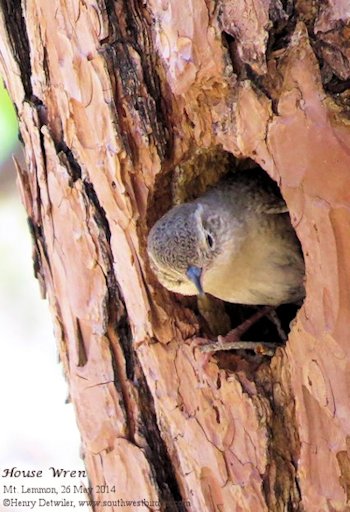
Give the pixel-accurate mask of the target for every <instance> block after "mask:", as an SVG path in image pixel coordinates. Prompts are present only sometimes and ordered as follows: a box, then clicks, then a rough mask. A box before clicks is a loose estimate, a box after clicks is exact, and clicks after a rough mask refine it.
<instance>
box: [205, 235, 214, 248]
mask: <svg viewBox="0 0 350 512" xmlns="http://www.w3.org/2000/svg"><path fill="white" fill-rule="evenodd" d="M207 244H208V246H209V247H210V249H212V248H213V247H214V238H213V237H212V235H211V234H210V233H207Z"/></svg>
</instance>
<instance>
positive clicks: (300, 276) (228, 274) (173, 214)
mask: <svg viewBox="0 0 350 512" xmlns="http://www.w3.org/2000/svg"><path fill="white" fill-rule="evenodd" d="M148 254H149V257H150V261H151V266H152V269H153V270H154V272H155V274H156V275H157V277H158V279H159V281H160V282H161V284H162V285H164V286H165V287H166V288H167V289H169V290H171V291H173V292H176V293H180V294H183V295H194V294H201V295H203V294H204V293H209V294H211V295H214V296H215V297H218V298H219V299H222V300H224V301H228V302H234V303H238V304H249V305H270V306H278V305H280V304H284V303H290V302H297V301H299V300H300V299H302V298H303V297H304V294H305V291H304V260H303V256H302V253H301V248H300V243H299V241H298V239H297V237H296V234H295V232H294V230H293V227H292V225H291V222H290V217H289V214H288V210H287V206H286V204H285V202H284V201H283V199H282V197H281V195H280V193H279V189H278V187H277V185H276V184H275V183H274V182H272V181H271V180H270V178H268V176H267V175H265V174H264V172H263V171H260V170H258V169H253V170H246V171H236V172H234V173H233V174H232V176H231V177H230V178H229V179H227V180H224V181H221V182H219V184H218V185H217V186H215V187H214V188H211V189H209V190H208V191H207V192H205V193H204V194H203V195H202V196H200V197H198V198H197V199H195V200H194V201H191V202H188V203H184V204H181V205H178V206H175V207H174V208H172V209H171V210H170V211H168V212H167V213H166V214H165V215H164V216H163V217H161V218H160V219H159V220H158V221H157V222H156V223H155V225H154V226H153V227H152V229H151V230H150V233H149V237H148Z"/></svg>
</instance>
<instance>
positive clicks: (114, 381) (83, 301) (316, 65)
mask: <svg viewBox="0 0 350 512" xmlns="http://www.w3.org/2000/svg"><path fill="white" fill-rule="evenodd" d="M320 4H321V5H318V3H317V2H316V3H311V2H308V1H306V0H305V1H304V0H298V1H296V2H293V1H292V0H287V1H284V2H281V1H280V0H270V1H268V0H240V1H233V0H219V1H211V2H210V1H208V0H207V1H204V0H193V1H191V2H185V1H184V0H150V1H148V2H141V1H138V0H120V1H119V2H114V1H113V0H104V1H102V0H98V1H97V0H96V1H94V0H91V1H90V2H85V1H82V0H72V1H70V2H63V1H62V0H50V1H47V0H27V1H26V2H22V3H21V2H20V1H19V0H2V2H1V13H0V15H1V19H0V31H1V33H0V52H1V61H0V71H1V74H2V75H3V76H4V77H5V82H6V86H7V88H8V90H9V92H10V95H11V96H12V99H13V101H14V103H15V105H16V108H17V112H18V116H19V122H20V133H21V137H22V139H23V143H24V148H25V155H26V164H27V167H26V169H21V168H19V167H18V176H19V185H20V189H21V193H22V198H23V202H24V205H25V208H26V210H27V213H28V219H29V225H30V228H31V231H32V235H33V241H34V267H35V274H36V276H37V277H38V279H39V281H40V284H41V287H42V290H43V294H44V295H45V296H46V297H47V298H48V300H49V302H50V305H51V309H52V315H53V319H54V325H55V331H56V336H57V340H58V347H59V353H60V356H61V360H62V363H63V366H64V369H65V373H66V376H67V379H68V381H69V385H70V393H71V399H72V401H73V403H74V405H75V410H76V416H77V421H78V424H79V428H80V432H81V437H82V448H83V450H82V451H83V454H84V460H85V464H86V467H87V470H88V475H89V479H90V482H91V484H92V486H93V492H92V498H93V499H94V500H115V505H113V504H110V505H108V506H107V507H106V506H104V507H103V506H102V505H98V504H96V505H95V506H93V509H94V510H96V511H98V510H104V511H106V510H120V506H118V505H117V502H116V500H118V499H119V500H121V499H123V500H142V499H144V500H146V501H147V502H152V501H153V502H154V503H155V502H160V507H159V509H160V510H164V511H177V510H192V511H193V512H202V511H225V512H226V511H227V512H231V511H237V512H238V511H252V512H256V511H267V510H269V511H285V510H295V511H297V510H298V511H299V510H305V511H309V512H311V511H315V512H316V511H317V512H318V511H335V510H337V511H344V510H350V503H349V500H350V419H349V418H350V400H349V398H350V396H349V394H350V393H349V376H348V375H349V369H350V368H349V363H350V343H349V321H350V293H349V289H350V288H349V287H350V241H349V240H350V237H349V233H350V173H349V169H350V129H349V98H350V96H349V89H348V86H349V85H350V51H349V45H348V33H349V23H350V21H349V16H350V12H349V7H348V2H347V1H346V0H332V1H331V0H327V1H324V2H320ZM232 155H233V156H234V157H235V158H238V159H247V158H250V159H252V160H254V162H256V163H257V164H258V165H260V166H261V167H262V168H263V169H264V170H265V171H267V172H268V173H269V174H270V176H271V177H272V178H274V179H275V180H276V181H277V182H278V183H279V185H280V187H281V191H282V193H283V196H284V198H285V200H286V202H287V204H288V207H289V210H290V214H291V219H292V223H293V225H294V227H295V230H296V232H297V235H298V236H299V239H300V241H301V244H302V248H303V252H304V256H305V262H306V291H307V296H306V299H305V302H304V304H303V306H302V308H301V309H300V311H299V313H298V315H297V319H296V321H295V322H294V324H293V327H292V330H291V333H290V335H289V339H288V341H287V344H286V346H285V347H283V348H279V349H278V350H277V352H276V354H275V356H274V357H273V358H272V359H271V360H266V359H265V358H262V359H261V361H260V362H259V364H258V365H257V364H256V363H255V362H254V363H252V361H250V360H249V359H247V360H244V358H243V359H242V358H238V357H237V356H234V355H233V356H230V355H226V356H220V355H219V356H218V357H212V358H211V359H210V362H209V364H208V366H207V367H206V368H205V369H202V368H201V358H200V355H199V352H198V349H196V348H194V345H193V344H191V341H192V338H193V337H196V336H198V335H200V334H201V329H202V328H203V323H202V321H201V318H200V315H199V314H198V310H197V307H196V304H195V300H191V299H186V300H185V299H184V298H181V297H180V296H176V295H174V294H172V293H170V292H167V291H166V290H165V289H163V288H162V287H161V285H160V284H159V283H158V282H157V280H156V278H155V276H154V275H153V274H152V271H151V270H150V267H149V261H148V258H147V253H146V250H145V247H146V237H147V232H148V230H149V228H150V227H151V225H152V224H153V223H154V221H155V220H156V219H157V218H159V217H160V215H161V214H162V213H164V212H165V211H166V210H167V209H168V208H169V207H170V205H171V203H172V201H174V196H176V197H177V198H178V199H179V200H181V198H183V197H185V198H187V197H189V196H190V195H191V194H192V195H198V194H199V193H200V192H202V191H203V190H204V188H205V187H206V186H207V185H208V184H209V183H213V182H215V181H216V180H217V178H218V176H219V175H221V174H222V173H224V172H226V170H227V165H228V164H227V162H228V160H229V158H231V157H232ZM172 193H173V196H172ZM98 484H107V485H108V486H110V492H109V493H104V494H101V493H99V492H98V487H96V486H97V485H98ZM113 485H115V491H114V492H113V490H111V488H112V486H113ZM154 503H153V505H152V504H150V503H148V507H147V506H146V505H143V506H141V505H140V507H138V508H137V505H136V504H135V503H134V504H129V505H128V504H126V505H125V507H124V508H123V510H127V511H128V510H130V511H134V510H158V508H157V506H156V505H155V504H154Z"/></svg>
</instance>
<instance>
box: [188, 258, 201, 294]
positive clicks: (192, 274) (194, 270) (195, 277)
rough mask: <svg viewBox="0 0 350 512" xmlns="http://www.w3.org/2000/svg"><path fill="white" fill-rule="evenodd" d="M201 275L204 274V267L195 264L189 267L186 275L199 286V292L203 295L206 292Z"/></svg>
mask: <svg viewBox="0 0 350 512" xmlns="http://www.w3.org/2000/svg"><path fill="white" fill-rule="evenodd" d="M201 275H202V269H201V268H199V267H195V266H194V265H191V266H190V267H188V269H187V272H186V276H187V277H188V278H189V279H191V281H192V283H193V284H194V285H195V287H196V288H197V291H198V294H199V295H201V296H202V297H203V296H204V295H205V293H204V291H203V288H202V283H201Z"/></svg>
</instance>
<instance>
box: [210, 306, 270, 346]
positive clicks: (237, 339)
mask: <svg viewBox="0 0 350 512" xmlns="http://www.w3.org/2000/svg"><path fill="white" fill-rule="evenodd" d="M272 310H273V308H272V307H271V306H266V307H264V308H262V309H260V310H259V311H257V312H256V313H254V315H252V316H251V317H250V318H248V319H247V320H245V321H244V322H242V323H241V324H240V325H238V326H237V327H236V328H235V329H232V330H231V331H230V332H229V333H228V334H226V336H218V341H216V342H215V341H214V342H210V343H205V344H203V343H201V344H200V351H201V352H203V353H206V354H210V353H212V352H218V351H220V350H253V351H254V352H255V353H256V354H260V355H267V356H273V355H274V353H275V349H276V345H275V344H273V343H265V342H263V341H241V336H242V335H243V334H244V333H245V332H246V331H247V330H248V329H249V328H250V327H251V326H252V325H254V324H255V322H257V321H258V320H260V318H262V317H264V316H266V315H268V314H270V313H271V311H272Z"/></svg>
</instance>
